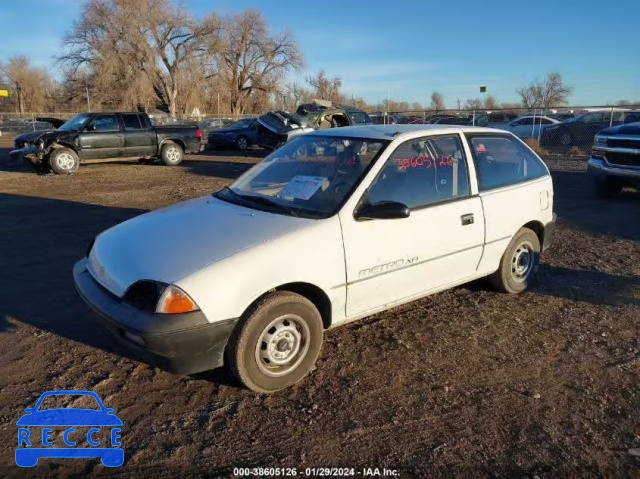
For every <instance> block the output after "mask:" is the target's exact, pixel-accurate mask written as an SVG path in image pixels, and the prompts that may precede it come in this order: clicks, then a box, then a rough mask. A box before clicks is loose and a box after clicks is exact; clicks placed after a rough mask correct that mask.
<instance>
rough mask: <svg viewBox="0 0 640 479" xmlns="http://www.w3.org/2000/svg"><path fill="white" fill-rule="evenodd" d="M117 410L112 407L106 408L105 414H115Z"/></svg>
mask: <svg viewBox="0 0 640 479" xmlns="http://www.w3.org/2000/svg"><path fill="white" fill-rule="evenodd" d="M115 411H116V410H115V409H114V408H112V407H106V408H104V412H106V413H107V414H113V413H114V412H115Z"/></svg>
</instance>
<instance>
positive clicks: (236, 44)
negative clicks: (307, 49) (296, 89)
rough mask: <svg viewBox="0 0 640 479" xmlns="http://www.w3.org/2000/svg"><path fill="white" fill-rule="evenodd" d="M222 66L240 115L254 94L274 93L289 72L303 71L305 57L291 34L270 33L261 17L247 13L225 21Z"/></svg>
mask: <svg viewBox="0 0 640 479" xmlns="http://www.w3.org/2000/svg"><path fill="white" fill-rule="evenodd" d="M219 63H220V70H219V73H218V74H219V75H220V80H221V84H222V85H223V86H224V87H225V88H227V89H228V91H229V95H230V107H231V111H232V112H233V113H236V114H237V113H243V112H244V111H245V110H246V108H247V104H248V102H249V98H250V96H251V95H252V94H253V93H254V92H262V93H272V92H274V91H275V89H276V88H275V87H276V85H277V83H278V81H279V80H280V79H281V78H282V77H283V76H284V74H285V73H286V72H287V71H289V70H290V69H299V68H301V67H302V55H301V53H300V50H299V49H298V45H297V43H296V41H295V38H294V36H293V34H292V33H291V32H289V31H283V32H280V33H277V34H271V33H270V32H269V29H268V27H267V23H266V21H265V19H264V17H263V16H262V14H261V13H260V12H257V11H255V10H247V11H246V12H244V13H242V14H239V15H232V16H229V17H227V18H226V19H225V22H224V26H223V29H222V47H221V53H220V62H219Z"/></svg>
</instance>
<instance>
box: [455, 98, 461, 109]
mask: <svg viewBox="0 0 640 479" xmlns="http://www.w3.org/2000/svg"><path fill="white" fill-rule="evenodd" d="M456 101H457V102H458V111H460V98H458V99H457V100H456Z"/></svg>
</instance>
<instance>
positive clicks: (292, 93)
mask: <svg viewBox="0 0 640 479" xmlns="http://www.w3.org/2000/svg"><path fill="white" fill-rule="evenodd" d="M285 96H286V108H287V110H295V109H296V108H297V107H298V105H300V104H302V103H304V102H306V101H309V100H310V99H311V92H310V91H309V90H307V89H305V88H304V87H303V86H302V85H299V84H298V83H295V82H293V83H289V84H288V85H287V86H286V87H285Z"/></svg>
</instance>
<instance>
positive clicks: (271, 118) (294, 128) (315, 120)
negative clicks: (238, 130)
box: [258, 100, 372, 149]
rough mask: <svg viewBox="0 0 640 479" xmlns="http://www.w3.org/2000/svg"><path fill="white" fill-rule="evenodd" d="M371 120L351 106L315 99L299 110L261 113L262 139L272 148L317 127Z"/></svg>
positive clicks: (301, 106)
mask: <svg viewBox="0 0 640 479" xmlns="http://www.w3.org/2000/svg"><path fill="white" fill-rule="evenodd" d="M362 121H364V124H371V123H372V121H371V119H370V118H369V115H368V114H367V113H366V112H364V111H362V110H358V109H356V108H352V107H350V106H340V107H334V106H333V105H332V104H331V102H328V101H324V100H314V101H313V102H312V103H306V104H303V105H300V106H299V107H298V109H297V110H296V113H295V114H291V113H289V112H286V111H272V112H269V113H266V114H264V115H262V116H260V117H258V143H259V144H260V146H263V147H265V148H269V149H275V148H279V147H280V146H282V145H284V144H285V143H287V142H288V141H291V140H292V139H293V138H296V137H298V136H300V135H304V134H305V133H309V132H311V131H314V130H325V129H329V128H338V127H343V126H350V125H358V124H362V123H360V122H362Z"/></svg>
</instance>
